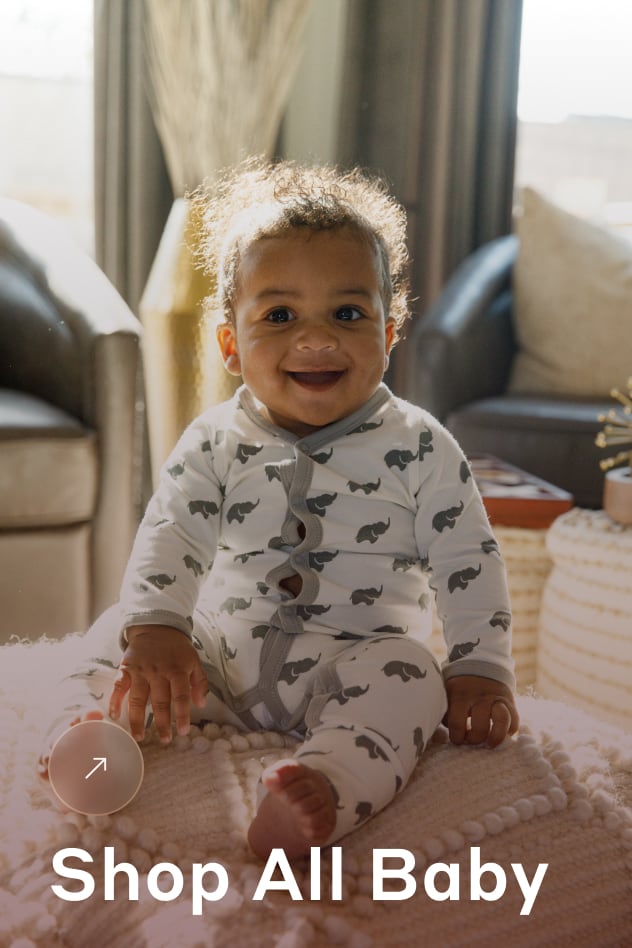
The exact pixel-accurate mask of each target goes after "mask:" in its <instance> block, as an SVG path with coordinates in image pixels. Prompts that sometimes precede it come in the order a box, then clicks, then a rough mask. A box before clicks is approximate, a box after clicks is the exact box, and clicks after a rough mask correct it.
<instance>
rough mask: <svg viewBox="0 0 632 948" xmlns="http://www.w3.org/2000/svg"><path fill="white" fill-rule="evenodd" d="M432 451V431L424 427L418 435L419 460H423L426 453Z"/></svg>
mask: <svg viewBox="0 0 632 948" xmlns="http://www.w3.org/2000/svg"><path fill="white" fill-rule="evenodd" d="M432 451H434V445H433V443H432V431H431V430H430V428H426V430H425V431H422V432H421V434H420V435H419V460H420V461H423V459H424V458H425V456H426V455H427V454H430V453H431V452H432Z"/></svg>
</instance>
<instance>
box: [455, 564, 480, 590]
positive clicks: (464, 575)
mask: <svg viewBox="0 0 632 948" xmlns="http://www.w3.org/2000/svg"><path fill="white" fill-rule="evenodd" d="M482 569H483V567H482V566H481V564H480V563H479V564H478V569H475V567H474V566H468V567H466V569H459V570H457V571H456V572H455V573H452V574H451V575H450V576H449V577H448V591H449V592H451V593H453V592H455V590H457V589H467V587H468V586H469V585H470V583H471V582H472V581H473V580H475V579H476V577H477V576H480V575H481V570H482Z"/></svg>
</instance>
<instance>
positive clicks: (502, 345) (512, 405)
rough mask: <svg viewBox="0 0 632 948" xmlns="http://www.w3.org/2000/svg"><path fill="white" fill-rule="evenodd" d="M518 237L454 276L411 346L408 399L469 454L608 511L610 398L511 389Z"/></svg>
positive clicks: (493, 246) (486, 250) (494, 245)
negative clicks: (600, 435)
mask: <svg viewBox="0 0 632 948" xmlns="http://www.w3.org/2000/svg"><path fill="white" fill-rule="evenodd" d="M517 251H518V239H517V237H515V236H513V235H511V236H507V237H500V238H498V239H496V240H494V241H491V242H490V243H488V244H486V245H484V246H483V247H480V248H479V249H478V250H477V251H475V252H474V253H473V254H472V255H471V256H470V257H469V258H468V259H467V260H465V261H464V262H463V263H462V264H461V266H460V267H459V268H458V269H457V270H456V271H455V273H454V274H453V275H452V277H451V278H450V280H449V281H448V282H447V284H446V286H445V288H444V290H443V292H442V293H441V294H440V296H439V298H438V299H437V301H436V302H435V304H434V305H433V306H432V307H431V309H430V311H429V312H428V314H427V316H426V317H425V318H424V319H423V320H420V321H419V322H418V323H416V324H414V325H413V327H412V329H411V331H410V334H409V338H408V339H407V341H406V344H405V345H406V353H405V360H406V378H407V380H408V381H407V391H406V393H405V397H406V398H408V399H409V400H410V401H412V402H414V403H416V404H418V405H422V406H423V407H424V408H427V409H428V410H429V411H430V412H432V414H434V415H435V416H436V417H437V418H438V419H439V420H440V421H442V422H443V423H444V424H445V425H446V426H447V427H448V429H449V430H450V431H452V433H453V434H454V435H455V437H456V438H457V440H458V441H459V443H460V444H461V446H462V448H463V450H464V451H465V452H466V454H477V453H478V454H480V453H484V454H494V455H496V456H497V457H500V458H502V459H504V460H506V461H509V462H510V463H512V464H515V465H517V466H518V467H521V468H523V469H524V470H526V471H530V472H531V473H533V474H536V475H538V476H539V477H542V478H544V479H545V480H547V481H550V482H551V483H553V484H556V485H557V486H558V487H562V488H564V489H565V490H568V491H570V492H571V493H572V494H573V496H574V498H575V503H576V504H578V505H579V506H583V507H601V502H602V492H603V473H602V471H601V469H600V467H599V460H600V458H602V457H603V453H602V452H601V451H600V449H599V448H597V447H596V446H595V444H594V440H595V435H596V434H597V432H598V431H599V429H600V428H601V427H602V424H601V423H600V422H599V421H598V415H599V414H600V413H602V412H605V411H607V410H608V409H609V408H611V407H612V402H607V401H595V400H591V399H578V398H562V397H559V396H553V395H551V396H542V395H526V394H525V395H522V394H513V393H511V394H510V393H508V392H507V385H508V382H509V377H510V373H511V366H512V362H513V359H514V356H515V354H516V351H517V344H516V339H515V334H514V329H513V313H512V286H511V277H512V268H513V264H514V261H515V259H516V254H517Z"/></svg>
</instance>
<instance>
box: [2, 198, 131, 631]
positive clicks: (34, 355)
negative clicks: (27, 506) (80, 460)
mask: <svg viewBox="0 0 632 948" xmlns="http://www.w3.org/2000/svg"><path fill="white" fill-rule="evenodd" d="M140 339H141V326H140V323H139V321H138V320H137V319H136V317H135V316H134V315H133V313H132V312H131V310H130V309H129V307H128V306H127V304H126V303H125V302H124V300H123V299H122V298H121V296H120V295H119V294H118V292H117V291H116V290H115V288H114V287H113V286H112V284H111V283H110V282H109V280H108V279H107V277H106V276H105V274H104V273H103V272H102V271H101V270H100V268H99V267H98V266H97V264H96V263H95V262H94V261H93V260H92V259H91V258H90V257H89V256H88V254H86V253H85V252H84V251H83V250H82V249H81V248H80V247H78V246H77V245H75V244H74V243H73V241H72V240H71V239H70V238H68V237H66V235H65V233H64V231H63V228H61V227H60V225H59V223H58V222H56V221H54V220H53V219H51V218H49V217H48V216H47V215H45V214H42V213H41V212H40V211H37V210H35V209H34V208H31V207H29V206H27V205H23V204H20V203H19V202H16V201H11V200H8V199H6V200H5V199H0V385H2V386H4V387H6V388H13V389H17V390H20V391H24V392H29V393H30V394H32V395H36V396H38V397H39V398H41V399H43V400H44V401H47V402H50V403H51V404H53V405H56V406H58V407H59V408H62V409H63V410H64V411H66V412H67V413H68V414H70V415H72V416H73V417H75V418H77V419H78V420H79V421H80V422H82V424H83V425H85V426H86V427H87V428H89V429H92V430H94V431H95V432H96V436H97V437H96V443H97V450H98V455H99V485H98V491H97V497H96V501H95V509H94V512H93V519H92V531H91V543H92V556H91V558H90V564H91V569H92V583H91V590H92V611H93V614H97V613H98V612H100V611H101V610H102V609H104V608H105V607H106V606H109V605H111V604H112V602H114V601H115V600H116V597H117V595H118V587H119V584H120V580H121V576H122V572H123V568H124V565H125V562H126V559H127V556H128V555H129V550H130V547H131V544H132V540H133V536H134V532H135V529H136V523H137V514H138V510H137V506H138V502H139V499H140V497H139V495H140V480H141V471H140V455H141V453H142V438H141V430H142V429H141V422H142V409H141V408H140V406H141V404H142V391H141V353H140Z"/></svg>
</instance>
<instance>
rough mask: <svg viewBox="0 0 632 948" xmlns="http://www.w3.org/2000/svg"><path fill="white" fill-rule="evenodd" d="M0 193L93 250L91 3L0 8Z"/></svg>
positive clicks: (37, 1) (11, 2)
mask: <svg viewBox="0 0 632 948" xmlns="http://www.w3.org/2000/svg"><path fill="white" fill-rule="evenodd" d="M0 128H2V140H3V143H2V150H1V151H0V193H1V194H2V195H4V196H5V197H12V198H16V199H17V200H20V201H24V202H25V203H27V204H33V205H35V206H37V207H40V208H41V209H42V210H44V211H46V212H47V213H49V214H52V215H54V216H57V217H60V218H62V219H63V220H64V221H66V222H67V223H68V226H69V228H70V230H71V231H72V233H73V236H74V237H75V238H76V239H78V240H79V242H80V243H81V244H82V245H83V246H84V247H86V248H87V249H88V250H89V251H92V249H93V244H94V240H93V171H92V3H91V2H89V0H55V2H54V3H51V2H50V0H2V3H0Z"/></svg>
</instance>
